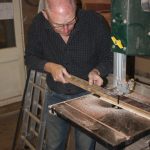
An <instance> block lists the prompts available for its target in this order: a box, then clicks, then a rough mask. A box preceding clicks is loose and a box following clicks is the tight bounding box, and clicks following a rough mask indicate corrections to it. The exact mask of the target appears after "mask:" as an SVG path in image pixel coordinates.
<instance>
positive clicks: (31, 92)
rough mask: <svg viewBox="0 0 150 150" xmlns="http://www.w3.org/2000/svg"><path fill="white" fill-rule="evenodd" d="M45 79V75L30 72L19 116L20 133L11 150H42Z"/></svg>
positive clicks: (44, 116) (44, 115)
mask: <svg viewBox="0 0 150 150" xmlns="http://www.w3.org/2000/svg"><path fill="white" fill-rule="evenodd" d="M45 79H46V75H45V74H44V73H41V72H36V71H35V70H31V71H30V74H29V79H28V82H27V85H26V90H25V92H24V98H23V101H24V104H23V107H22V111H21V112H20V113H22V115H20V116H21V118H22V119H21V121H20V122H21V123H20V124H21V125H20V131H19V132H20V133H19V136H18V140H17V142H14V143H13V150H25V149H31V150H42V149H44V145H45V144H44V141H45V140H44V139H45V126H46V109H47V108H46V106H47V104H46V101H45V91H46V88H47V84H46V80H45ZM17 128H18V127H17ZM17 130H18V129H16V132H17ZM16 136H17V133H16ZM15 139H17V137H15Z"/></svg>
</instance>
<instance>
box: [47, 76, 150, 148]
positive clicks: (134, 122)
mask: <svg viewBox="0 0 150 150" xmlns="http://www.w3.org/2000/svg"><path fill="white" fill-rule="evenodd" d="M68 81H69V82H70V83H72V84H74V85H77V86H79V87H82V88H83V89H86V90H88V91H90V92H92V93H94V94H96V95H98V97H97V96H95V95H92V94H87V95H85V96H81V97H78V98H75V99H71V100H67V101H64V102H62V103H58V104H54V105H52V106H49V108H50V113H53V114H57V115H58V116H59V117H61V118H63V119H66V120H68V121H69V122H71V123H72V124H73V125H74V126H76V127H77V128H79V129H81V130H82V131H83V132H85V133H86V134H88V135H90V136H91V137H93V138H94V139H95V140H96V141H97V142H99V143H101V144H103V145H104V146H105V147H106V148H108V149H115V150H116V149H119V150H120V149H121V148H124V147H126V146H128V145H130V144H132V143H134V142H135V141H137V140H138V139H140V138H142V137H144V136H146V135H150V119H149V118H150V106H149V105H146V104H142V103H140V102H137V101H134V100H132V99H130V98H126V97H121V98H120V102H119V103H118V102H117V100H116V99H115V97H114V96H111V95H108V94H109V92H108V91H106V90H104V89H102V88H100V87H95V86H94V87H93V86H89V85H88V82H87V81H84V80H82V79H79V78H77V77H75V76H72V78H71V79H68ZM98 88H99V89H98ZM116 106H117V107H116Z"/></svg>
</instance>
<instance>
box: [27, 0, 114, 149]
mask: <svg viewBox="0 0 150 150" xmlns="http://www.w3.org/2000/svg"><path fill="white" fill-rule="evenodd" d="M45 2H46V4H45V5H46V8H45V10H43V11H42V12H40V13H39V14H38V15H37V16H36V17H35V18H34V20H33V23H32V25H31V27H30V30H29V36H28V43H27V46H26V52H25V54H26V55H25V59H26V64H27V66H28V68H29V69H36V70H38V71H41V72H46V73H47V85H48V88H49V89H48V90H47V92H46V101H47V103H48V105H51V104H55V103H59V102H62V101H65V100H67V99H72V98H75V97H79V96H81V95H85V94H87V92H86V91H84V90H83V89H81V88H78V87H76V86H74V85H71V84H69V83H67V81H66V80H65V77H68V78H69V77H71V74H72V75H75V76H78V77H80V78H83V79H85V80H88V81H89V84H90V85H92V84H95V85H98V86H102V85H103V78H104V77H106V75H108V74H109V73H110V72H111V71H112V53H111V52H110V31H109V28H108V26H107V25H106V23H105V21H104V19H103V17H102V16H101V15H99V14H97V13H95V12H93V11H85V10H81V9H77V7H76V2H75V0H45ZM47 114H48V113H47ZM69 127H70V124H69V123H68V122H66V121H65V120H62V119H61V118H58V117H57V116H51V115H48V116H47V126H46V130H47V132H46V133H47V142H46V143H47V145H46V147H47V148H46V149H47V150H65V145H66V141H67V136H68V132H69ZM75 145H76V150H94V147H95V141H94V140H93V139H92V138H90V137H88V136H87V135H85V134H83V133H82V132H80V131H78V130H77V129H75Z"/></svg>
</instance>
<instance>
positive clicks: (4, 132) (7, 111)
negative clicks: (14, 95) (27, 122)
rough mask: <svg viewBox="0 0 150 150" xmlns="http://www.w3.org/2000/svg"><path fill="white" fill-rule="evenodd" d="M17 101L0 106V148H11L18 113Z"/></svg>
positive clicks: (8, 149) (3, 149)
mask: <svg viewBox="0 0 150 150" xmlns="http://www.w3.org/2000/svg"><path fill="white" fill-rule="evenodd" d="M19 106H20V104H19V103H16V104H13V105H9V106H7V107H0V149H1V150H11V148H12V143H13V139H14V133H15V130H16V123H17V118H18V114H19Z"/></svg>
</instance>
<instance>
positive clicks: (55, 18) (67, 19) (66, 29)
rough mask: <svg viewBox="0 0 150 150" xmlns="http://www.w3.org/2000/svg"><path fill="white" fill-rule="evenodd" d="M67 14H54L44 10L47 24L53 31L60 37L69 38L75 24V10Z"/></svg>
mask: <svg viewBox="0 0 150 150" xmlns="http://www.w3.org/2000/svg"><path fill="white" fill-rule="evenodd" d="M67 12H68V11H66V12H62V13H54V12H50V11H49V10H46V13H47V16H48V20H49V23H50V24H51V26H52V27H53V29H54V31H55V32H57V33H59V34H60V35H62V36H69V35H70V33H71V31H72V30H73V28H74V25H75V23H76V16H75V10H71V11H70V12H69V13H67Z"/></svg>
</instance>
